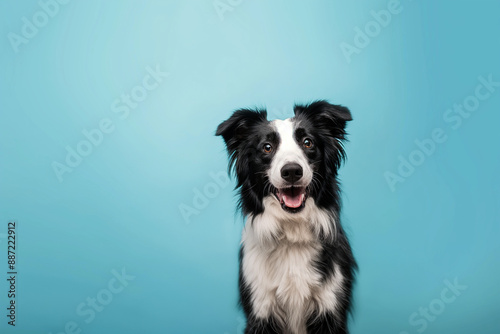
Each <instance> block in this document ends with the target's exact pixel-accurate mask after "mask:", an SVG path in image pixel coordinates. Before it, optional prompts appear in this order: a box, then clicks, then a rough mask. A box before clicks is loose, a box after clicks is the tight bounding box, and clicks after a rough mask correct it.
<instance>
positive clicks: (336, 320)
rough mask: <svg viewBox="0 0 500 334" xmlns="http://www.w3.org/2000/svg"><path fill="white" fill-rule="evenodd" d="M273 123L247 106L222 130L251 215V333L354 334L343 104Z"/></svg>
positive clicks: (247, 285) (301, 110)
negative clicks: (343, 220)
mask: <svg viewBox="0 0 500 334" xmlns="http://www.w3.org/2000/svg"><path fill="white" fill-rule="evenodd" d="M294 112H295V117H293V118H289V119H286V120H274V121H268V120H267V113H266V111H265V110H249V109H240V110H237V111H235V112H234V114H233V115H232V116H231V117H230V118H229V119H228V120H226V121H224V122H223V123H221V124H220V125H219V127H218V128H217V132H216V135H220V136H222V137H223V138H224V141H225V143H226V147H227V150H228V154H229V159H230V163H229V168H230V169H233V168H234V170H235V172H236V176H237V181H238V182H237V186H236V188H237V189H238V190H239V194H240V202H239V204H240V208H241V209H242V212H243V214H244V215H245V216H246V217H247V222H246V224H245V228H244V231H243V236H242V242H241V250H240V276H239V277H240V278H239V286H240V301H241V305H242V306H243V310H244V312H245V315H246V317H247V326H246V330H245V333H248V334H250V333H252V334H253V333H259V334H264V333H290V334H303V333H314V334H320V333H348V328H347V318H348V314H349V311H350V309H351V294H352V286H353V281H354V273H355V270H356V262H355V260H354V257H353V254H352V251H351V247H350V245H349V242H348V240H347V237H346V235H345V233H344V230H343V228H342V226H341V224H340V221H339V217H340V189H339V184H338V181H337V171H338V168H339V167H340V165H341V163H342V161H343V159H344V158H345V152H344V149H343V146H342V142H343V141H344V140H345V136H346V132H345V127H346V122H347V121H350V120H352V118H351V113H350V112H349V110H348V109H347V108H345V107H343V106H339V105H333V104H329V103H327V102H326V101H316V102H314V103H312V104H309V105H305V106H301V105H296V106H295V108H294Z"/></svg>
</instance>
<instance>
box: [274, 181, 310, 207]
mask: <svg viewBox="0 0 500 334" xmlns="http://www.w3.org/2000/svg"><path fill="white" fill-rule="evenodd" d="M275 195H276V198H278V201H280V203H281V207H282V208H283V210H285V211H288V212H291V213H296V212H299V211H301V210H302V209H303V208H304V205H305V202H306V199H307V188H305V187H289V188H282V189H276V192H275Z"/></svg>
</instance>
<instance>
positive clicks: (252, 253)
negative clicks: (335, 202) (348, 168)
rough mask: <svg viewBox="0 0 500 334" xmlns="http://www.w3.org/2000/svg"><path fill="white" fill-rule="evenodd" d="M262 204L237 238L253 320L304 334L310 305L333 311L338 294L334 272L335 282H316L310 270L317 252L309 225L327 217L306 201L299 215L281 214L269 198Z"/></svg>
mask: <svg viewBox="0 0 500 334" xmlns="http://www.w3.org/2000/svg"><path fill="white" fill-rule="evenodd" d="M264 203H265V204H266V209H265V211H264V213H263V214H261V215H259V216H257V217H256V218H255V220H254V221H253V222H251V221H250V220H251V217H250V219H249V221H248V222H247V225H246V227H245V230H244V232H243V239H242V242H243V248H244V253H243V254H244V255H243V259H242V261H243V263H242V264H243V274H244V277H245V279H246V281H247V284H248V285H249V287H250V288H251V289H252V303H253V306H254V310H255V315H256V317H257V318H262V319H266V318H268V317H269V316H270V315H273V316H275V317H276V318H278V319H279V320H280V321H282V322H283V323H284V324H286V326H287V327H288V328H289V331H290V333H305V332H306V320H307V317H308V316H309V315H310V314H311V312H312V309H313V306H316V307H317V309H318V308H319V310H325V311H326V310H334V309H335V303H336V298H337V296H336V293H338V292H339V289H341V288H340V286H341V283H342V282H341V280H342V276H341V274H340V272H339V271H338V268H335V271H336V272H337V273H336V275H335V280H330V281H327V282H322V281H321V276H320V274H319V273H318V271H317V270H316V269H315V268H314V261H315V260H317V259H318V256H319V252H320V249H321V247H320V244H319V240H318V237H317V231H315V230H314V229H313V226H317V223H318V222H319V221H320V220H325V219H328V217H326V216H322V212H321V211H319V210H318V209H317V208H316V206H315V205H314V202H313V201H312V200H308V202H307V203H306V208H305V210H304V213H301V214H299V215H283V211H282V209H281V208H280V207H279V205H278V203H277V201H276V200H275V199H273V198H268V199H266V200H265V201H264ZM308 206H309V210H308ZM313 207H314V208H313ZM278 210H279V211H278ZM313 212H315V213H316V214H312V215H311V214H310V213H313ZM319 223H320V224H321V222H319ZM291 328H293V329H294V330H291Z"/></svg>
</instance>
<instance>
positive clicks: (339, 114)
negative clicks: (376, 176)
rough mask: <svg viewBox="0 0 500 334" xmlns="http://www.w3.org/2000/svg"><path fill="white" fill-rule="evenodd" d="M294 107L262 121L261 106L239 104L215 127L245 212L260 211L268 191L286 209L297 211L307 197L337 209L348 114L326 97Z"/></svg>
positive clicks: (303, 204)
mask: <svg viewBox="0 0 500 334" xmlns="http://www.w3.org/2000/svg"><path fill="white" fill-rule="evenodd" d="M294 112H295V117H293V118H289V119H286V120H274V121H268V120H267V113H266V111H265V110H249V109H240V110H237V111H235V112H234V114H233V115H232V116H231V117H230V118H229V119H228V120H226V121H224V122H222V123H221V124H220V125H219V127H218V128H217V132H216V135H218V136H222V137H223V138H224V141H225V143H226V147H227V151H228V154H229V157H230V159H229V160H230V162H229V168H230V169H233V168H234V171H235V172H236V176H237V179H238V183H237V186H236V187H237V188H239V189H240V194H241V198H240V205H241V208H242V209H243V212H244V213H245V214H248V213H253V214H254V215H257V214H259V213H261V212H262V211H263V210H264V207H263V199H264V198H266V197H269V196H272V197H273V198H274V199H275V200H276V201H279V203H280V204H281V208H282V209H283V210H285V211H286V212H288V213H291V214H293V213H298V212H300V211H301V210H302V209H303V208H304V206H305V203H306V200H307V198H308V197H311V198H313V199H314V201H315V203H316V204H317V205H318V206H320V207H325V208H326V207H328V206H331V205H333V206H334V207H335V209H337V210H338V209H339V207H338V206H339V203H338V196H337V195H338V194H337V192H338V185H337V181H336V176H337V170H338V168H339V167H340V165H341V163H342V161H343V159H344V157H345V153H344V149H343V146H342V142H343V141H344V140H345V136H346V132H345V126H346V122H347V121H350V120H352V117H351V113H350V112H349V110H348V109H347V108H346V107H343V106H340V105H333V104H330V103H328V102H326V101H316V102H314V103H311V104H309V105H305V106H301V105H296V106H295V108H294Z"/></svg>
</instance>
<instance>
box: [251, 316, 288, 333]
mask: <svg viewBox="0 0 500 334" xmlns="http://www.w3.org/2000/svg"><path fill="white" fill-rule="evenodd" d="M283 333H284V330H283V328H281V326H280V325H279V323H278V321H276V319H274V318H273V317H269V318H268V319H256V318H255V317H250V318H249V319H248V321H247V327H246V329H245V334H283Z"/></svg>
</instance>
